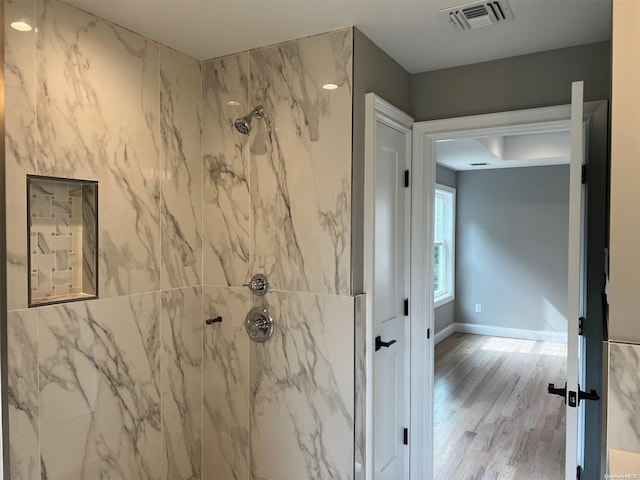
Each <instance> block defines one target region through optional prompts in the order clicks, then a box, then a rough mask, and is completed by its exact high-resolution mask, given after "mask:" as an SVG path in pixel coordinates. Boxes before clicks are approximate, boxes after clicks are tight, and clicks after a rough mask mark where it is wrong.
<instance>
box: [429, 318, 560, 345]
mask: <svg viewBox="0 0 640 480" xmlns="http://www.w3.org/2000/svg"><path fill="white" fill-rule="evenodd" d="M451 327H453V328H454V331H456V332H460V333H474V334H476V335H490V336H492V337H507V338H519V339H522V340H540V341H543V342H556V343H567V334H566V333H561V332H552V331H547V330H524V329H521V328H506V327H494V326H490V325H478V324H474V323H454V324H453V325H451ZM447 328H449V327H447ZM445 330H446V329H443V330H442V331H443V332H444V331H445ZM440 333H441V332H438V334H436V338H437V337H438V335H439V334H440ZM451 333H453V332H451ZM451 333H449V334H448V335H447V336H449V335H451ZM444 338H446V337H444ZM444 338H443V340H444ZM436 343H437V341H436Z"/></svg>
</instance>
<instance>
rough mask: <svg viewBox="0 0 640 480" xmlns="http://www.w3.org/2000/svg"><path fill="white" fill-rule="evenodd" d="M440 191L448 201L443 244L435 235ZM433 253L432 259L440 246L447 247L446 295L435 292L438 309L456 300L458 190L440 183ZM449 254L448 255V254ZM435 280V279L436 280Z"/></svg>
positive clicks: (445, 208)
mask: <svg viewBox="0 0 640 480" xmlns="http://www.w3.org/2000/svg"><path fill="white" fill-rule="evenodd" d="M438 190H440V191H442V192H444V194H445V198H446V199H448V200H447V201H445V206H444V210H445V212H444V222H445V224H444V225H443V235H444V241H443V242H436V239H435V235H436V229H435V220H436V212H435V208H436V207H435V205H436V202H435V196H436V195H437V194H438ZM433 205H434V206H433V209H434V210H433V221H434V224H433V226H432V228H433V251H432V252H431V257H432V258H434V256H435V251H436V247H437V246H438V245H441V244H442V245H444V246H445V282H446V288H445V290H444V293H441V294H440V295H438V296H436V292H435V291H434V292H433V307H434V308H438V307H440V306H442V305H445V304H446V303H449V302H451V301H453V300H455V298H456V189H455V188H454V187H450V186H448V185H443V184H440V183H436V184H435V190H434V201H433ZM447 252H448V254H447ZM434 280H435V279H434Z"/></svg>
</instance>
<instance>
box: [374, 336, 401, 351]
mask: <svg viewBox="0 0 640 480" xmlns="http://www.w3.org/2000/svg"><path fill="white" fill-rule="evenodd" d="M394 343H396V341H395V340H390V341H388V342H383V341H382V338H381V337H380V335H378V336H377V337H376V352H377V351H378V350H380V349H381V348H382V347H387V348H388V347H390V346H391V345H393V344H394Z"/></svg>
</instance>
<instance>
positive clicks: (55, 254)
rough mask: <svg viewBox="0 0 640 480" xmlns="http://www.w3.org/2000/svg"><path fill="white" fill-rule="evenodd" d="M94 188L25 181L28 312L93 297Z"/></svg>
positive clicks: (56, 181)
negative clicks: (32, 309)
mask: <svg viewBox="0 0 640 480" xmlns="http://www.w3.org/2000/svg"><path fill="white" fill-rule="evenodd" d="M97 207H98V182H95V181H90V180H75V179H69V178H55V177H43V176H36V175H28V176H27V216H28V219H27V225H28V232H27V234H28V235H27V241H28V244H29V245H28V248H29V255H28V264H29V276H28V279H29V306H30V307H34V306H39V305H46V304H52V303H61V302H69V301H76V300H88V299H91V298H97V296H98V286H97V285H98V208H97Z"/></svg>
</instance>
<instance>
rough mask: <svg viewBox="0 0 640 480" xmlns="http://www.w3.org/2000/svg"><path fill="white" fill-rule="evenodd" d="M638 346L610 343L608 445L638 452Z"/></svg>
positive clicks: (639, 407)
mask: <svg viewBox="0 0 640 480" xmlns="http://www.w3.org/2000/svg"><path fill="white" fill-rule="evenodd" d="M638 372H640V345H631V344H624V343H616V342H609V394H608V398H607V402H608V406H607V409H608V415H607V432H608V433H607V447H608V448H609V449H615V450H622V451H626V452H633V453H640V377H639V376H638Z"/></svg>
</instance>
